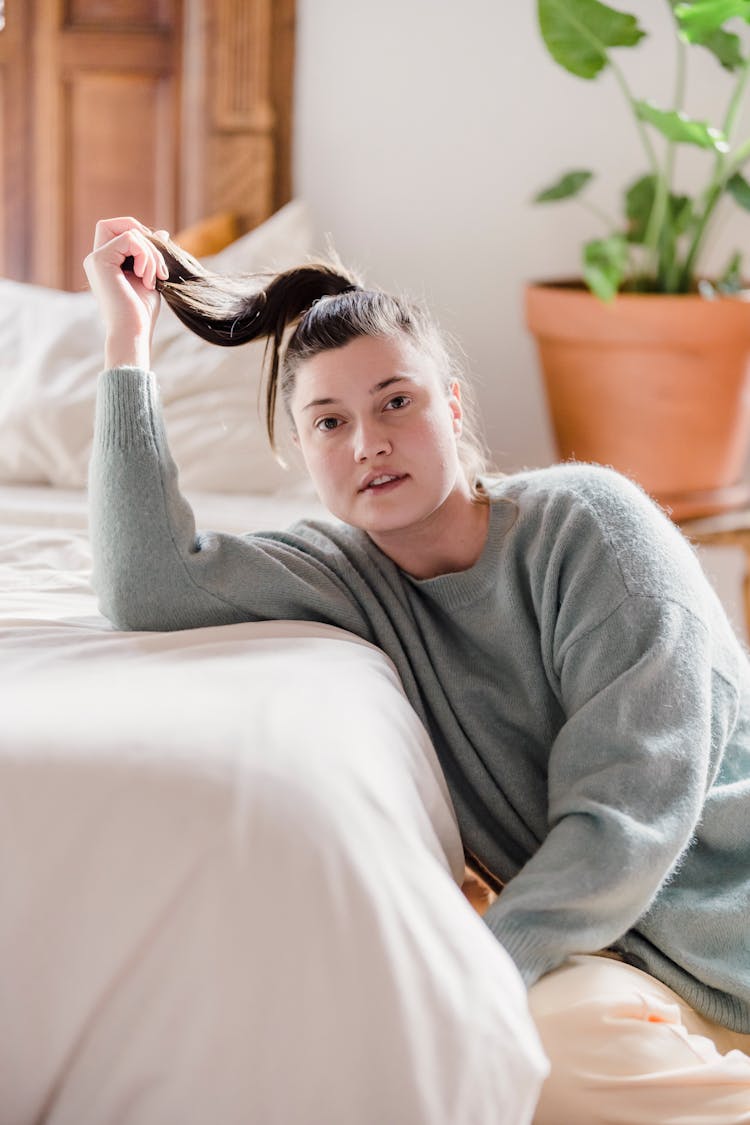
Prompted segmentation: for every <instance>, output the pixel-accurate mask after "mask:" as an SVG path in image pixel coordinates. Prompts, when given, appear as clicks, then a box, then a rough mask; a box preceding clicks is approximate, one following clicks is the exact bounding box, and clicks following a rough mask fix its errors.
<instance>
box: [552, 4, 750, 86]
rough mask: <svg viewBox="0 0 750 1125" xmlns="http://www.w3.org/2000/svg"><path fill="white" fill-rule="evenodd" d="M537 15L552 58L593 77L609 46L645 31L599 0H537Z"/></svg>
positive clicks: (625, 43) (631, 41)
mask: <svg viewBox="0 0 750 1125" xmlns="http://www.w3.org/2000/svg"><path fill="white" fill-rule="evenodd" d="M748 2H749V3H750V0H748ZM537 17H538V20H539V30H540V31H541V33H542V38H543V40H544V42H545V45H546V47H547V50H548V51H549V53H550V54H551V55H552V58H553V59H554V60H555V62H558V63H559V64H560V66H564V67H565V69H566V70H569V71H570V73H571V74H576V75H578V77H579V78H596V76H597V74H599V72H600V71H601V70H603V69H604V67H605V66H607V64H608V62H609V58H608V55H607V49H608V48H609V47H634V46H635V45H636V44H637V43H639V42H640V40H641V39H643V37H644V35H645V34H646V33H645V31H642V30H641V28H640V27H639V26H638V21H637V19H636V17H635V16H629V15H627V14H626V13H625V12H617V11H615V9H614V8H609V7H607V5H606V4H600V3H599V0H537Z"/></svg>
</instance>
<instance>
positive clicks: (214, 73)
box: [0, 0, 294, 289]
mask: <svg viewBox="0 0 750 1125" xmlns="http://www.w3.org/2000/svg"><path fill="white" fill-rule="evenodd" d="M4 17H5V26H4V27H3V28H2V30H0V154H1V155H2V166H1V167H0V188H1V189H2V195H1V197H0V199H1V201H0V274H4V275H5V276H10V277H15V278H18V279H19V280H28V281H34V282H36V283H38V284H43V285H51V286H56V287H59V288H69V289H76V288H80V287H82V286H83V285H84V284H85V279H84V275H83V271H82V268H81V261H82V259H83V257H84V256H85V254H86V253H87V252H88V249H89V248H90V245H91V238H92V234H93V228H94V223H95V221H96V219H97V218H100V217H102V216H104V215H117V214H134V215H137V216H138V218H140V219H142V220H143V221H144V222H146V223H148V224H149V225H152V226H162V227H166V228H167V229H169V230H172V231H175V230H178V229H179V228H180V227H183V226H186V225H189V224H191V223H194V222H196V221H198V220H200V219H202V218H204V217H206V216H207V215H210V214H213V213H214V212H216V211H223V210H231V211H234V212H236V213H237V214H238V215H239V216H240V222H241V229H249V228H250V227H252V226H254V225H256V224H257V223H258V222H260V221H261V220H262V219H264V218H266V217H267V216H268V215H269V214H270V213H271V212H272V211H273V210H275V209H276V208H277V207H278V206H280V205H281V203H283V202H285V201H286V200H287V199H288V198H289V193H290V175H289V148H290V131H291V126H290V121H291V102H292V65H293V31H294V2H293V0H4Z"/></svg>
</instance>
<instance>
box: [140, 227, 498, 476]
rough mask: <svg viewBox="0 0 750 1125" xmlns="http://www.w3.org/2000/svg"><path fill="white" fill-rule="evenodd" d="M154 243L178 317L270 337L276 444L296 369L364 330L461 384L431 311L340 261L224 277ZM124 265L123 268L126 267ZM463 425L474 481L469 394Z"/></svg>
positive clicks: (268, 394)
mask: <svg viewBox="0 0 750 1125" xmlns="http://www.w3.org/2000/svg"><path fill="white" fill-rule="evenodd" d="M151 241H152V242H153V243H154V245H155V246H156V247H157V248H158V249H159V250H160V251H161V253H162V254H163V256H164V259H165V261H166V263H167V268H168V270H169V278H168V280H166V281H161V280H157V283H156V284H157V288H158V289H159V291H160V292H161V294H162V296H163V297H164V300H165V301H166V302H167V304H168V305H169V307H170V308H171V309H172V311H173V312H174V313H175V315H176V316H178V317H179V319H180V320H181V321H182V322H183V324H185V325H186V326H187V327H188V328H189V329H190V330H191V331H192V332H194V333H195V334H196V335H197V336H200V337H201V338H202V339H204V340H208V341H209V343H211V344H218V345H220V346H221V347H237V346H238V345H240V344H245V343H248V342H249V341H251V340H257V339H263V338H266V339H267V347H268V348H270V362H269V363H268V364H267V367H268V370H267V376H266V387H265V398H266V404H265V405H266V429H267V432H268V438H269V441H270V443H271V448H272V449H274V450H276V426H275V419H276V407H277V399H278V394H279V391H280V392H281V398H282V402H283V403H284V406H285V409H286V410H287V413H288V414H289V416H290V418H291V410H290V405H289V404H290V400H291V397H292V394H293V392H294V386H295V380H296V375H297V370H298V368H299V367H300V365H301V364H302V363H304V362H305V361H306V360H309V359H312V357H313V356H316V355H318V354H320V353H321V352H324V351H330V350H331V349H333V348H341V347H344V345H345V344H348V343H350V342H351V341H352V340H355V339H357V338H358V337H361V336H376V337H381V338H392V337H394V336H398V335H403V336H406V337H407V339H409V340H411V341H412V343H413V344H414V345H415V346H416V347H417V348H418V349H420V350H421V351H426V352H427V353H428V354H429V355H430V356H431V357H432V359H433V360H434V362H435V364H436V367H437V370H438V371H439V373H440V375H441V376H442V377H443V379H444V382H445V386H446V389H447V387H448V386H449V385H450V383H451V382H452V381H453V380H454V379H458V380H459V381H460V382H461V383H462V384H463V380H462V379H461V376H460V371H459V370H458V367H457V364H456V363H455V361H454V360H453V357H452V355H451V352H450V350H449V348H448V346H447V344H446V341H445V339H444V337H443V335H442V334H441V332H440V331H439V330H438V328H437V325H436V324H435V322H434V321H433V320H432V318H431V317H430V316H429V314H428V313H427V312H426V311H425V310H424V309H423V308H422V307H421V306H420V305H417V304H416V303H415V302H412V301H407V300H405V299H404V298H401V297H395V296H392V295H391V294H389V293H386V292H383V291H382V290H379V289H369V288H364V287H363V286H362V285H361V284H360V281H359V279H358V278H357V277H356V276H355V274H353V273H352V272H351V271H350V270H347V269H346V268H345V267H344V266H342V265H341V264H340V263H339V262H333V261H332V262H322V261H318V262H307V263H305V264H304V265H301V266H297V267H295V268H294V269H289V270H284V271H283V272H281V273H260V274H241V275H232V276H226V277H225V276H223V275H221V274H216V273H212V272H211V271H209V270H207V269H206V268H205V266H203V265H202V264H201V263H200V262H199V261H197V259H195V258H193V257H192V256H191V255H190V254H187V253H186V252H185V251H184V250H182V248H181V247H179V246H178V245H177V244H176V243H174V242H172V241H169V242H166V243H165V242H162V241H161V240H160V239H157V238H155V237H152V239H151ZM127 266H128V263H127V262H126V263H124V265H123V268H124V269H125V268H127ZM462 398H463V400H464V401H463V407H464V426H463V433H462V436H461V440H460V443H459V452H460V454H461V461H462V464H463V467H464V471H465V472H466V474H467V478H468V480H469V484H470V485H471V487H472V490H473V491H474V494H475V495H477V496H482V495H483V494H482V491H481V489H479V490H477V488H476V480H477V476H478V475H479V474H480V473H483V472H485V471H486V466H487V457H486V452H485V449H484V446H483V444H482V442H481V440H480V439H479V438H478V437H477V431H476V428H475V425H474V420H473V418H472V403H471V401H468V402H467V401H466V395H465V394H464V395H463V396H462Z"/></svg>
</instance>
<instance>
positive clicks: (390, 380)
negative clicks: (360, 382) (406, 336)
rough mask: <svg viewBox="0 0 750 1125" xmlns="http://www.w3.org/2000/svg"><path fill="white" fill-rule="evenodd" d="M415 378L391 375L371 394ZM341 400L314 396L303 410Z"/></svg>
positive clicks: (371, 391) (329, 404)
mask: <svg viewBox="0 0 750 1125" xmlns="http://www.w3.org/2000/svg"><path fill="white" fill-rule="evenodd" d="M413 382H414V380H413V379H412V378H411V376H410V375H389V377H388V378H387V379H381V381H380V382H379V383H376V384H375V386H374V387H370V394H371V395H376V394H377V393H378V391H384V390H385V388H386V387H390V386H391V385H392V384H393V383H413ZM339 402H341V399H340V398H314V399H313V400H312V402H308V404H307V406H303V407H302V409H303V410H310V408H311V407H313V406H335V405H336V404H337V403H339Z"/></svg>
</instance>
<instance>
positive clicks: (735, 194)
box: [727, 172, 750, 211]
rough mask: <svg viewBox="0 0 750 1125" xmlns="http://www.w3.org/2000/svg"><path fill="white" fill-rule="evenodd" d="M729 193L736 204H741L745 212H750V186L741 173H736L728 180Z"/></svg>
mask: <svg viewBox="0 0 750 1125" xmlns="http://www.w3.org/2000/svg"><path fill="white" fill-rule="evenodd" d="M727 191H728V192H729V194H730V195H731V197H732V199H733V200H734V201H735V203H739V205H740V207H743V208H744V209H745V211H750V184H749V183H748V182H747V180H746V179H745V177H744V176H742V175H740V173H739V172H735V173H734V175H733V176H731V177H730V178H729V179H728V180H727Z"/></svg>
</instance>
